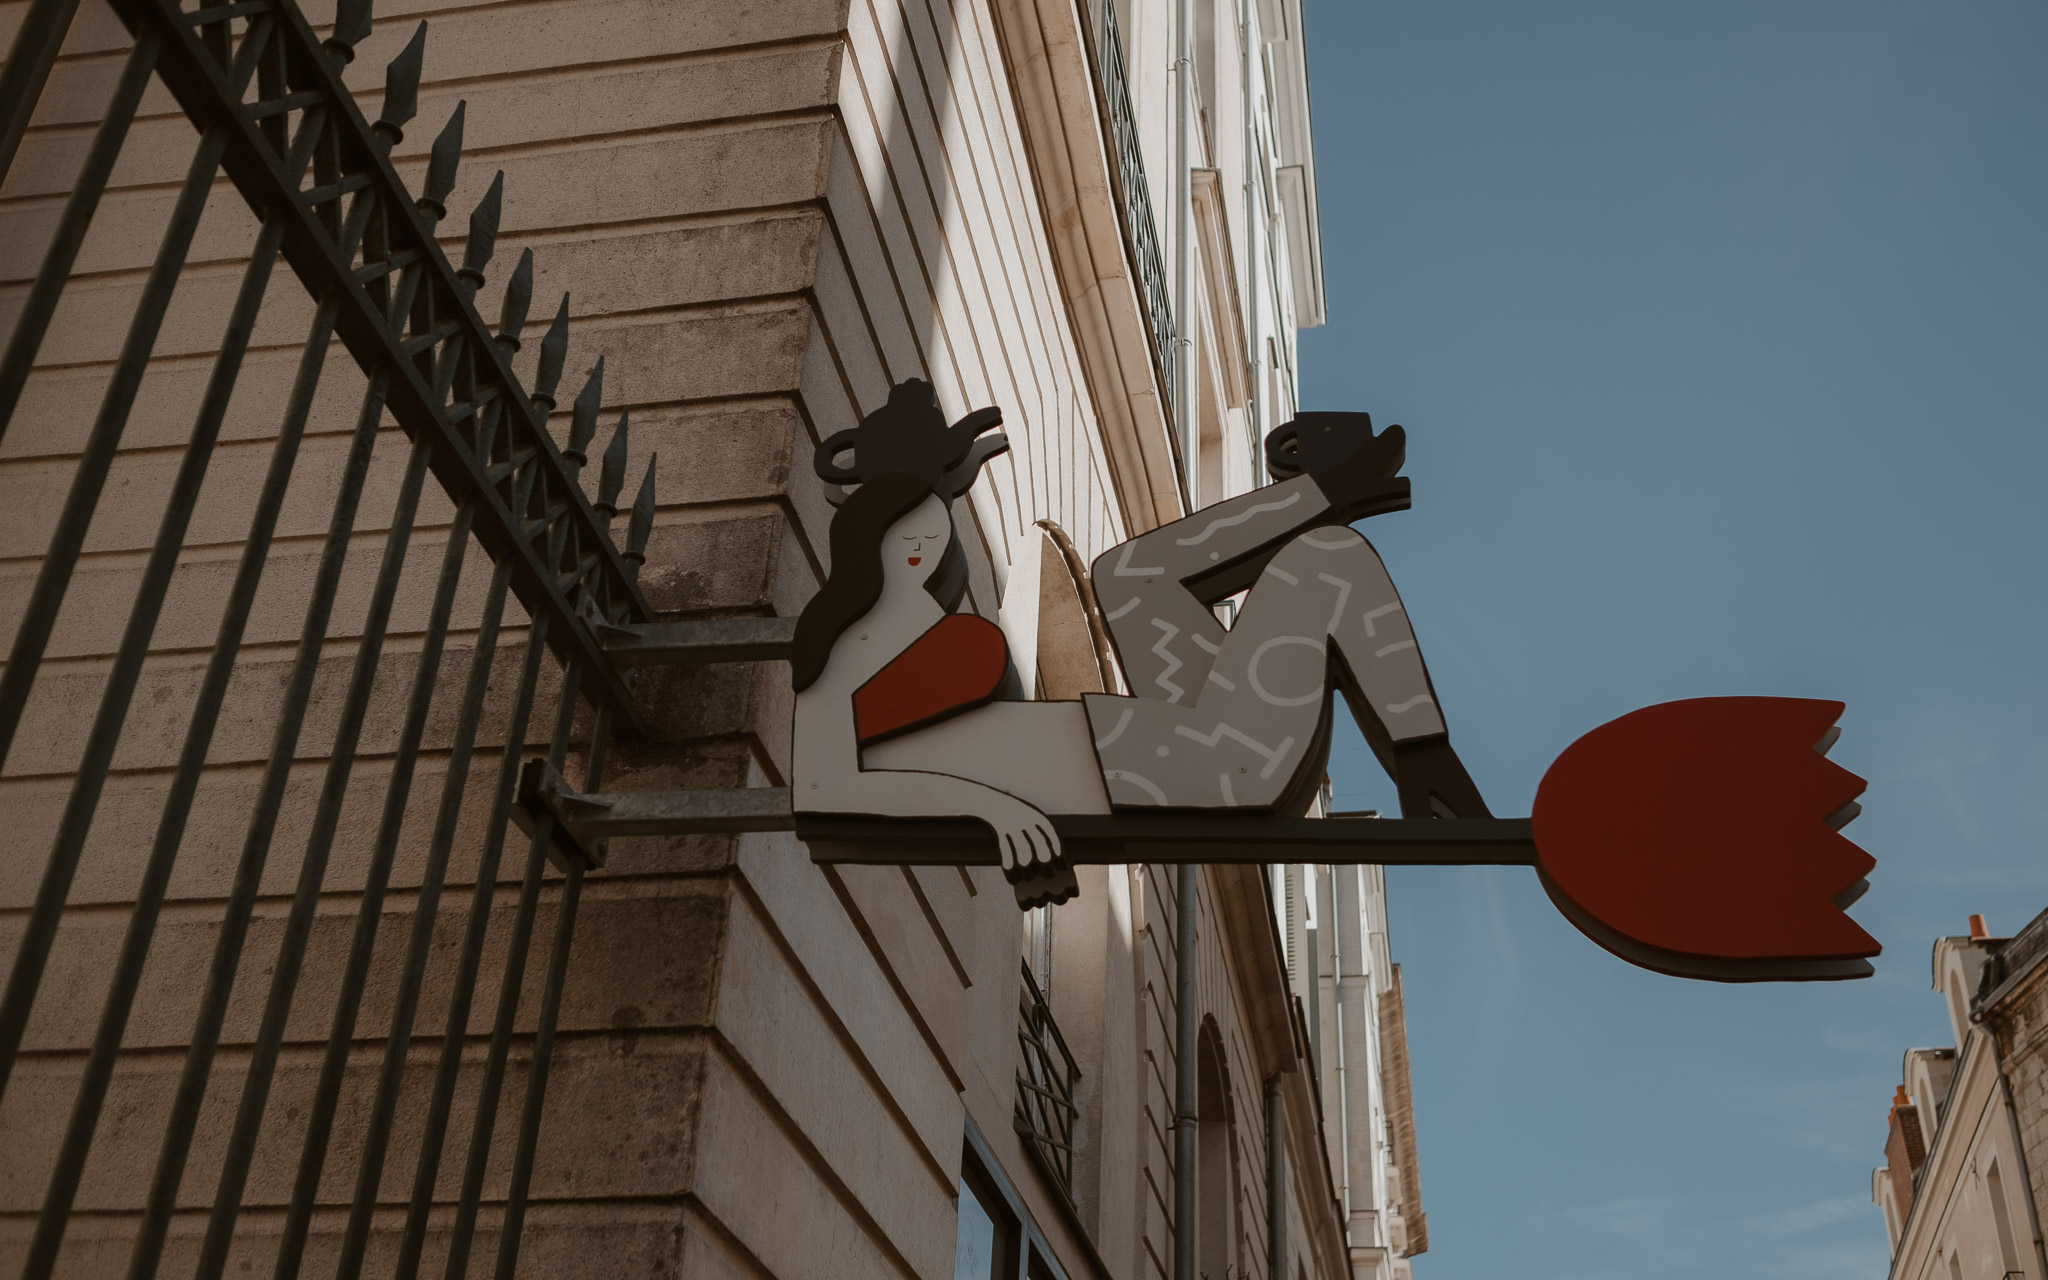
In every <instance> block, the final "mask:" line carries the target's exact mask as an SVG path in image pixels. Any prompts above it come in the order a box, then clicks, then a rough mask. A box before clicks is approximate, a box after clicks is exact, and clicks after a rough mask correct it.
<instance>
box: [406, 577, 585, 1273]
mask: <svg viewBox="0 0 2048 1280" xmlns="http://www.w3.org/2000/svg"><path fill="white" fill-rule="evenodd" d="M500 572H501V573H502V572H503V569H502V567H501V569H500ZM533 626H534V628H535V630H534V631H529V632H528V633H527V638H526V661H525V663H524V664H523V665H522V666H521V668H520V672H519V691H518V693H517V694H516V695H515V696H514V700H513V704H512V720H511V723H510V724H509V725H507V726H506V729H505V750H504V752H503V753H502V756H501V759H500V763H499V767H498V789H497V792H496V793H495V795H494V797H493V799H492V801H491V818H490V826H489V829H488V830H487V831H486V832H485V833H484V848H483V855H482V857H480V858H479V859H478V861H477V868H476V884H475V887H474V888H473V889H472V890H471V892H470V899H469V919H468V922H467V924H466V925H465V926H464V928H463V934H462V956H461V958H460V960H458V961H457V963H456V969H455V982H454V986H453V989H452V990H451V991H450V992H449V994H448V1018H447V1021H446V1023H445V1024H444V1029H443V1031H442V1033H441V1057H440V1060H439V1062H438V1063H436V1065H435V1068H434V1090H433V1094H432V1096H431V1097H429V1099H428V1101H427V1115H426V1121H425V1123H424V1125H423V1126H422V1129H421V1133H420V1154H419V1160H418V1163H417V1165H416V1166H415V1168H414V1171H413V1180H412V1203H411V1204H410V1205H409V1206H407V1209H406V1215H405V1232H404V1235H403V1236H402V1237H401V1238H400V1240H399V1246H398V1265H397V1266H396V1267H395V1268H394V1269H393V1273H392V1274H393V1275H394V1277H395V1278H396V1280H414V1277H416V1276H418V1275H419V1268H420V1255H421V1253H423V1252H424V1251H425V1247H426V1238H427V1216H428V1214H429V1213H430V1212H432V1209H433V1202H434V1182H435V1179H436V1178H438V1177H439V1175H440V1170H441V1148H442V1144H443V1142H444V1141H445V1140H446V1138H447V1133H448V1117H449V1113H450V1112H451V1111H452V1110H453V1108H454V1103H455V1084H456V1078H457V1076H458V1074H459V1073H460V1072H461V1070H462V1048H463V1045H464V1044H465V1043H466V1042H467V1040H468V1036H469V1010H470V1003H471V1000H472V999H473V997H474V996H475V994H476V983H477V974H478V971H479V970H480V969H481V968H482V965H483V952H484V939H485V936H486V935H487V934H488V933H489V931H490V913H491V900H492V898H493V897H494V896H495V895H496V892H497V887H498V864H499V860H500V858H501V857H502V856H503V854H504V851H505V828H506V826H507V825H508V824H509V822H510V819H511V812H512V794H513V790H514V788H516V787H517V786H518V784H519V766H520V762H521V761H522V760H523V759H524V758H525V754H526V725H527V720H528V718H529V716H530V715H531V713H532V711H533V693H534V689H535V687H536V686H537V684H538V683H539V679H540V660H541V654H542V653H544V652H545V651H546V649H547V644H546V640H545V638H544V637H543V636H541V635H539V634H537V632H538V630H539V629H541V628H544V627H546V626H547V620H546V619H545V618H536V619H534V622H533Z"/></svg>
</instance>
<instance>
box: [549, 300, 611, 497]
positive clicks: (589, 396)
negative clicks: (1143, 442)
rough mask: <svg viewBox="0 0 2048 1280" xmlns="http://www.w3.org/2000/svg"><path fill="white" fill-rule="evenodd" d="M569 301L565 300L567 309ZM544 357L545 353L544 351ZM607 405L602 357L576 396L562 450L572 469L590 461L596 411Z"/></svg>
mask: <svg viewBox="0 0 2048 1280" xmlns="http://www.w3.org/2000/svg"><path fill="white" fill-rule="evenodd" d="M568 305H569V300H568V299H567V298H564V299H562V306H563V308H564V309H565V310H566V309H567V307H568ZM542 354H543V355H545V354H546V353H545V350H543V353H542ZM603 403H604V357H603V356H599V357H598V358H597V363H596V364H595V365H592V366H591V369H590V376H589V377H588V378H586V379H584V382H583V390H581V391H579V392H577V393H576V405H575V409H574V412H573V414H572V415H571V417H570V419H569V447H568V448H566V449H564V450H562V457H563V459H564V460H565V461H567V462H568V463H569V465H570V466H571V467H574V468H576V469H578V470H581V469H582V467H583V464H584V463H586V462H588V461H590V440H591V437H593V436H595V435H596V434H597V411H598V408H599V407H600V406H601V405H602V404H603Z"/></svg>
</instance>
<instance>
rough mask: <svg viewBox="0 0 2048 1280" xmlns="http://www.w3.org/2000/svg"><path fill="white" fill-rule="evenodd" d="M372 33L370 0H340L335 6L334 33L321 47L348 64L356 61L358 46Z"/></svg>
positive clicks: (336, 58) (343, 63)
mask: <svg viewBox="0 0 2048 1280" xmlns="http://www.w3.org/2000/svg"><path fill="white" fill-rule="evenodd" d="M369 34H370V0H339V2H338V3H337V4H336V5H335V6H334V34H333V35H330V36H328V37H327V39H326V40H324V41H322V42H321V47H322V48H324V49H326V50H327V51H328V52H329V53H331V54H333V55H334V58H335V61H337V62H339V63H341V64H342V65H343V66H347V65H348V64H349V63H351V62H353V61H355V57H356V46H357V45H359V44H361V43H362V42H363V38H364V37H365V36H367V35H369Z"/></svg>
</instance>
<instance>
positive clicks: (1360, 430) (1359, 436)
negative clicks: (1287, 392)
mask: <svg viewBox="0 0 2048 1280" xmlns="http://www.w3.org/2000/svg"><path fill="white" fill-rule="evenodd" d="M1407 454H1408V437H1407V433H1406V432H1404V431H1402V430H1401V428H1400V427H1398V426H1392V427H1388V428H1387V429H1386V430H1385V431H1381V432H1379V433H1377V434H1375V433H1374V432H1373V429H1372V416H1371V415H1370V414H1364V413H1302V414H1297V415H1295V417H1294V419H1293V421H1291V422H1285V423H1282V424H1281V425H1280V426H1278V427H1275V428H1274V429H1273V431H1272V433H1271V434H1269V435H1268V436H1267V437H1266V470H1267V472H1268V473H1270V474H1271V475H1272V477H1273V478H1274V479H1275V480H1286V479H1290V478H1292V477H1294V476H1298V475H1301V474H1302V473H1304V472H1306V473H1307V474H1308V475H1310V476H1311V477H1313V478H1314V479H1315V482H1316V487H1317V488H1319V489H1321V490H1322V491H1323V494H1324V496H1325V497H1327V498H1328V499H1329V500H1330V505H1331V506H1332V507H1334V508H1336V510H1337V512H1338V515H1339V517H1340V518H1341V519H1342V520H1343V521H1344V523H1346V524H1349V523H1350V522H1351V521H1353V520H1361V519H1364V518H1365V517H1366V516H1373V515H1379V514H1380V513H1382V512H1386V511H1405V510H1407V508H1408V481H1407V480H1406V479H1403V478H1402V477H1401V475H1400V471H1401V464H1402V462H1403V461H1405V460H1406V458H1407Z"/></svg>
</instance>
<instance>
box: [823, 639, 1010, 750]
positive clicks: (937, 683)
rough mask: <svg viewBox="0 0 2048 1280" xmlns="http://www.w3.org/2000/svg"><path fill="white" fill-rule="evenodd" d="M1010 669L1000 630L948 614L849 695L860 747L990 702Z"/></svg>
mask: <svg viewBox="0 0 2048 1280" xmlns="http://www.w3.org/2000/svg"><path fill="white" fill-rule="evenodd" d="M1009 666H1010V649H1009V646H1008V645H1007V644H1005V643H1004V642H1003V631H1002V628H1001V627H998V626H997V625H996V624H995V623H993V622H990V621H989V620H988V619H987V618H983V617H980V616H977V615H975V614H972V613H949V614H947V615H946V616H945V617H943V618H940V619H939V620H938V621H937V622H935V623H933V624H932V625H931V628H930V630H928V631H926V632H925V633H924V634H923V635H921V636H919V637H918V638H917V639H915V640H913V641H911V642H910V645H909V646H908V647H907V648H905V649H904V650H903V652H901V653H899V654H897V655H896V656H895V657H894V658H891V659H890V660H889V665H887V666H885V667H883V668H882V669H881V670H880V671H877V672H875V674H874V675H872V676H869V677H868V681H867V683H866V684H863V685H862V686H861V687H860V688H858V689H855V690H854V691H853V727H854V732H855V734H856V735H857V736H858V737H859V739H860V744H861V745H862V746H867V745H868V744H869V743H873V742H880V741H881V740H882V739H884V738H893V737H895V736H896V735H897V734H900V733H909V732H910V731H911V730H913V729H922V728H924V727H925V726H926V725H930V724H937V723H938V722H939V721H941V720H944V719H946V718H947V717H949V716H956V715H959V714H960V713H961V712H962V711H971V710H973V709H974V708H975V707H978V706H981V705H982V704H983V703H986V702H989V701H991V700H992V699H994V697H995V696H996V694H997V692H998V691H1000V690H1001V688H1002V685H1003V676H1004V675H1005V673H1007V672H1008V670H1009Z"/></svg>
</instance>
